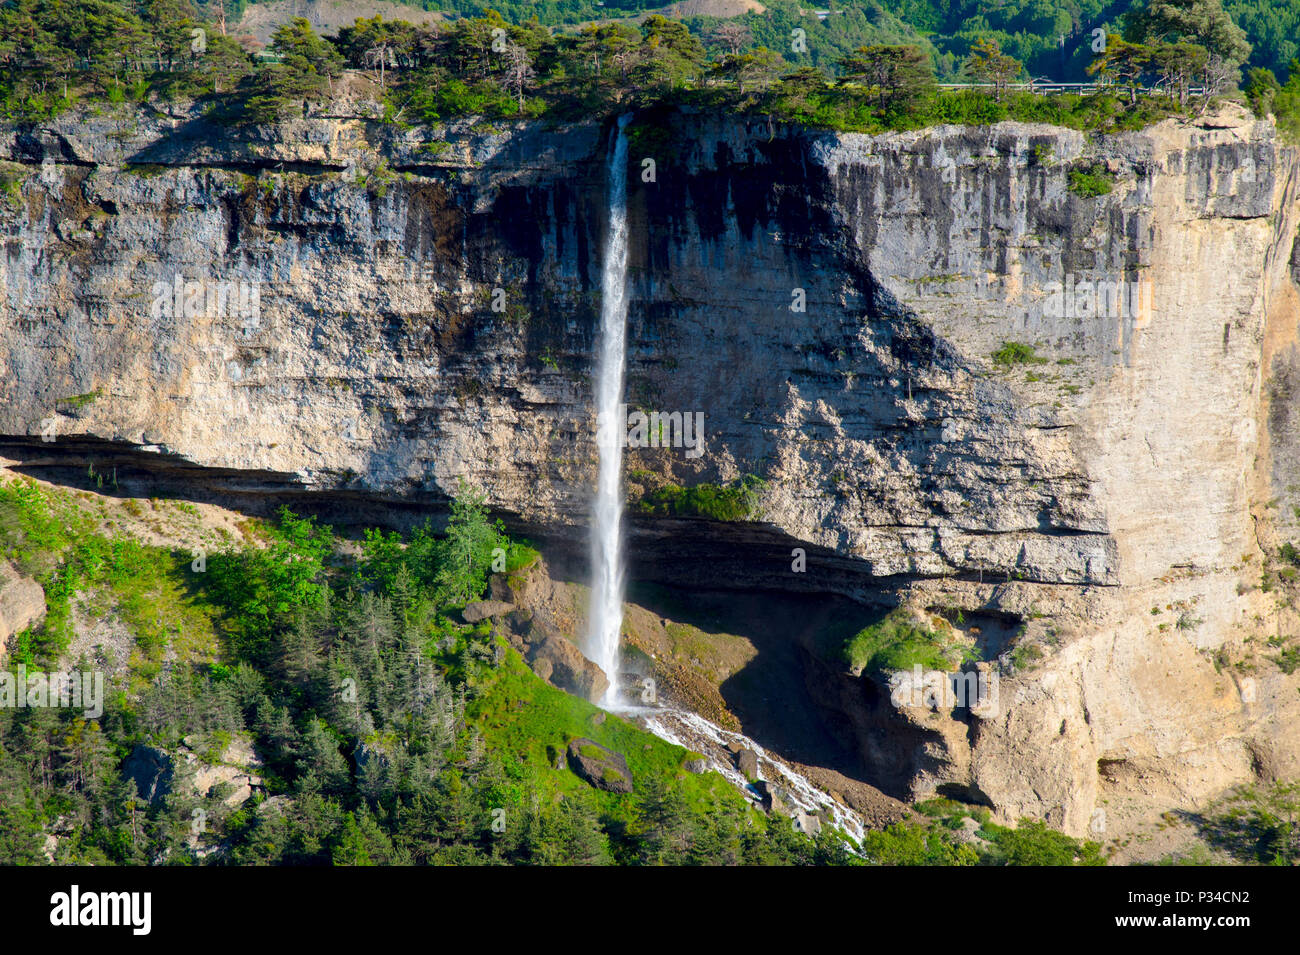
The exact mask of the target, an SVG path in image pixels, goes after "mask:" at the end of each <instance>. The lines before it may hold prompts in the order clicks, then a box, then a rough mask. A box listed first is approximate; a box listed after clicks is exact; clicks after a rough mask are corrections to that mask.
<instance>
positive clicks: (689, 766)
mask: <svg viewBox="0 0 1300 955" xmlns="http://www.w3.org/2000/svg"><path fill="white" fill-rule="evenodd" d="M682 765H683V767H684V768H685V769H686V771H687V772H688V773H695V774H696V775H697V776H700V775H703V774H704V773H707V772H708V771H709V761H708V760H707V759H705V758H704V757H702V756H701V757H700V758H698V759H688V760H687V761H686V762H685V763H683V764H682Z"/></svg>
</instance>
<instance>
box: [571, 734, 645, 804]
mask: <svg viewBox="0 0 1300 955" xmlns="http://www.w3.org/2000/svg"><path fill="white" fill-rule="evenodd" d="M568 762H569V769H571V770H573V772H574V774H575V775H577V776H578V777H579V778H580V779H583V780H586V781H587V782H588V783H590V784H591V785H592V786H595V787H596V788H597V789H603V790H605V791H606V792H611V793H630V792H632V791H633V784H632V773H631V771H630V770H629V769H628V768H627V760H626V759H624V758H623V756H622V754H621V753H616V752H614V751H613V750H612V749H607V748H606V747H604V746H601V745H600V744H599V743H597V742H596V741H595V740H590V739H587V738H586V737H579V738H578V739H575V740H573V741H571V742H570V743H569V749H568Z"/></svg>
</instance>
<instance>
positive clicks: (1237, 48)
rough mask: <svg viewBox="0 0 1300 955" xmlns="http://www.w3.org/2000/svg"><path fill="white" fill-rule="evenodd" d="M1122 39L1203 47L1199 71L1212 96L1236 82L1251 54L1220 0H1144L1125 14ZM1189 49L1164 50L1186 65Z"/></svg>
mask: <svg viewBox="0 0 1300 955" xmlns="http://www.w3.org/2000/svg"><path fill="white" fill-rule="evenodd" d="M1124 22H1125V26H1124V39H1126V40H1129V41H1130V42H1136V43H1146V44H1151V45H1158V44H1195V45H1197V46H1200V47H1204V49H1205V50H1206V57H1205V64H1204V65H1203V66H1202V67H1201V68H1200V70H1199V72H1200V74H1201V76H1202V78H1203V79H1204V82H1205V86H1206V88H1207V92H1208V93H1210V94H1211V95H1213V94H1214V93H1217V92H1219V91H1221V90H1223V89H1224V88H1226V87H1228V86H1230V85H1235V82H1234V81H1235V77H1236V76H1237V75H1238V71H1239V70H1240V69H1241V65H1242V64H1243V63H1245V62H1246V58H1247V57H1249V56H1250V44H1249V43H1248V42H1246V33H1245V31H1243V30H1242V29H1241V27H1239V26H1237V25H1236V24H1235V23H1233V22H1232V17H1230V16H1228V13H1227V11H1225V10H1224V9H1223V4H1222V3H1221V0H1147V2H1146V3H1145V4H1143V5H1141V6H1135V7H1134V8H1133V9H1132V10H1130V11H1129V12H1128V13H1127V14H1125V15H1124ZM1188 52H1189V51H1188V49H1187V48H1185V47H1184V49H1183V50H1182V51H1181V52H1177V51H1176V52H1172V53H1166V57H1167V58H1168V57H1172V58H1173V59H1175V60H1181V61H1183V63H1180V68H1181V66H1182V65H1185V61H1186V60H1187V55H1188Z"/></svg>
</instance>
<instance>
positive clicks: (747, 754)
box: [736, 749, 758, 783]
mask: <svg viewBox="0 0 1300 955" xmlns="http://www.w3.org/2000/svg"><path fill="white" fill-rule="evenodd" d="M736 769H738V770H740V775H742V776H744V777H745V779H747V780H748V781H749V782H751V783H752V782H754V781H755V780H757V779H758V754H757V753H755V752H754V751H753V750H752V749H741V751H740V752H738V753H737V754H736Z"/></svg>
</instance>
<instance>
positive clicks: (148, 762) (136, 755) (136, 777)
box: [122, 745, 175, 806]
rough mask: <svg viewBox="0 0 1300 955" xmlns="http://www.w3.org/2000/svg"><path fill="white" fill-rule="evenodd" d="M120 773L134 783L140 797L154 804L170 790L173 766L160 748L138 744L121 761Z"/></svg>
mask: <svg viewBox="0 0 1300 955" xmlns="http://www.w3.org/2000/svg"><path fill="white" fill-rule="evenodd" d="M122 775H123V776H125V777H126V778H127V779H129V780H131V781H132V782H134V783H135V791H136V792H137V793H139V795H140V798H141V799H143V800H144V801H145V802H147V803H149V805H151V806H156V805H158V804H159V803H161V802H162V801H163V798H164V797H165V796H167V795H169V794H170V793H171V791H172V779H173V778H174V776H175V766H174V764H173V763H172V758H171V757H170V756H168V755H167V754H166V753H164V752H163V751H162V750H160V749H158V748H157V747H154V746H144V745H140V746H137V747H136V748H135V749H133V750H132V751H131V755H130V756H128V757H127V758H126V760H125V761H124V762H123V763H122Z"/></svg>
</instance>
